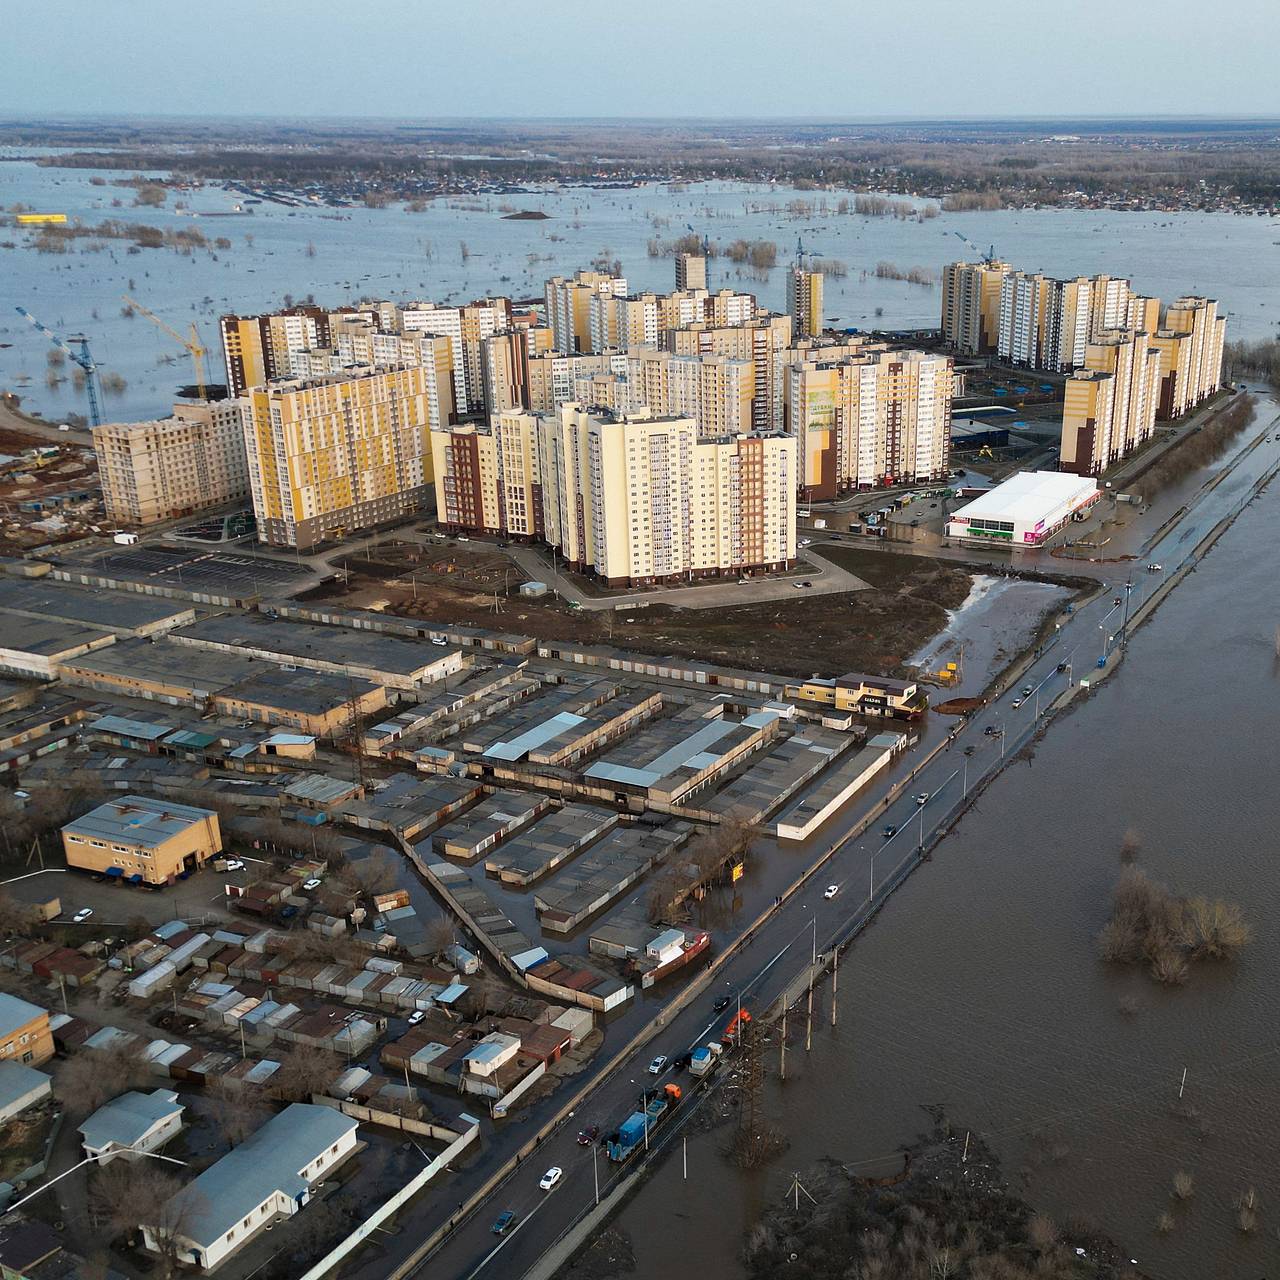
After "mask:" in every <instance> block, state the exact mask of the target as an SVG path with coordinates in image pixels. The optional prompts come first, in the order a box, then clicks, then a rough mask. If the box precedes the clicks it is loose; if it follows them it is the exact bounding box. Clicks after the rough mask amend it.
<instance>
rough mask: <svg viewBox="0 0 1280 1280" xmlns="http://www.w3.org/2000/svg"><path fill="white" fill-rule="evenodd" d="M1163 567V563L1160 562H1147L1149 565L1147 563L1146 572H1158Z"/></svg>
mask: <svg viewBox="0 0 1280 1280" xmlns="http://www.w3.org/2000/svg"><path fill="white" fill-rule="evenodd" d="M1163 569H1164V565H1162V564H1149V565H1147V572H1148V573H1160V572H1161V571H1162V570H1163Z"/></svg>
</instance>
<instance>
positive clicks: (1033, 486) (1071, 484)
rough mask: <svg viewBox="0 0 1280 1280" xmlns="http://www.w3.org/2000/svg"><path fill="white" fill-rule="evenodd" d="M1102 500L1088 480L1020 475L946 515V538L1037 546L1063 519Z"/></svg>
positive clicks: (1081, 515)
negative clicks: (948, 516) (948, 517)
mask: <svg viewBox="0 0 1280 1280" xmlns="http://www.w3.org/2000/svg"><path fill="white" fill-rule="evenodd" d="M1101 496H1102V493H1101V490H1099V488H1098V486H1097V483H1096V482H1095V481H1094V480H1092V479H1091V478H1090V477H1088V476H1076V475H1071V474H1069V473H1068V472H1065V471H1023V472H1020V473H1019V474H1018V475H1015V476H1010V477H1009V479H1008V480H1006V481H1005V482H1004V483H1003V484H998V485H996V487H995V488H994V489H990V490H988V491H987V492H986V493H984V494H982V495H981V496H980V497H977V498H975V499H974V500H973V501H972V502H969V503H966V504H965V505H964V506H963V507H959V508H958V509H957V510H956V511H955V512H953V513H952V515H951V517H950V519H949V520H948V521H947V537H949V538H960V539H962V540H963V541H966V542H971V543H983V544H986V545H990V544H992V543H995V544H996V545H997V546H1013V547H1038V546H1040V545H1041V544H1042V543H1043V542H1045V541H1046V540H1047V539H1048V538H1050V537H1052V535H1053V534H1055V533H1056V532H1057V531H1058V530H1059V529H1061V528H1062V526H1063V525H1065V524H1066V523H1067V521H1068V520H1072V519H1077V520H1082V519H1084V516H1085V513H1086V512H1087V511H1088V510H1089V508H1090V507H1092V506H1093V504H1094V503H1095V502H1097V500H1098V499H1099V498H1100V497H1101Z"/></svg>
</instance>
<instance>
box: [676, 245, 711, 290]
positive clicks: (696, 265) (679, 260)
mask: <svg viewBox="0 0 1280 1280" xmlns="http://www.w3.org/2000/svg"><path fill="white" fill-rule="evenodd" d="M706 287H707V259H706V255H705V254H701V253H677V254H676V292H677V293H684V292H686V291H687V290H690V289H705V288H706Z"/></svg>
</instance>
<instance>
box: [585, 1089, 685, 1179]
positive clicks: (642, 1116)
mask: <svg viewBox="0 0 1280 1280" xmlns="http://www.w3.org/2000/svg"><path fill="white" fill-rule="evenodd" d="M680 1098H681V1092H680V1086H679V1085H678V1084H669V1085H666V1086H665V1087H664V1088H663V1090H662V1092H661V1093H655V1094H654V1095H653V1097H651V1098H648V1099H647V1100H646V1099H644V1098H642V1099H641V1101H642V1102H645V1107H644V1110H643V1111H633V1112H632V1113H631V1114H630V1115H629V1116H628V1117H627V1118H626V1119H625V1120H624V1121H623V1122H622V1123H621V1124H620V1125H619V1126H618V1131H617V1133H611V1134H610V1135H609V1136H608V1137H607V1138H606V1139H605V1144H604V1150H605V1154H606V1155H607V1156H608V1157H609V1159H610V1160H612V1161H613V1162H614V1164H622V1163H623V1161H624V1160H628V1159H630V1157H631V1156H632V1154H633V1153H634V1152H635V1149H636V1148H637V1147H640V1146H643V1145H644V1138H645V1133H646V1132H648V1133H649V1134H652V1133H653V1130H654V1129H655V1128H656V1127H657V1126H658V1124H659V1122H660V1121H662V1120H663V1119H665V1117H666V1116H667V1114H668V1113H669V1112H670V1111H671V1110H672V1108H674V1107H675V1105H676V1103H678V1102H679V1101H680Z"/></svg>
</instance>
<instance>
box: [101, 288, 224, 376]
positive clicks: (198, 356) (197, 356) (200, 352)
mask: <svg viewBox="0 0 1280 1280" xmlns="http://www.w3.org/2000/svg"><path fill="white" fill-rule="evenodd" d="M121 297H123V298H124V300H125V302H126V303H128V305H129V306H131V307H132V308H133V309H134V310H135V311H141V312H142V314H143V315H144V316H146V317H147V319H148V320H150V321H151V323H152V324H153V325H155V326H156V328H157V329H159V330H161V331H162V332H164V333H167V334H168V335H169V337H171V338H172V339H173V340H174V341H175V342H177V343H179V344H180V345H182V346H184V347H186V349H187V352H188V353H189V354H190V356H191V363H192V365H193V366H194V369H195V375H196V391H197V392H198V393H199V396H200V399H201V400H204V399H207V396H206V395H205V383H204V358H205V355H206V351H207V349H206V348H205V347H203V346H201V345H200V335H199V334H198V333H197V332H196V327H195V325H194V324H193V325H192V326H191V337H190V338H184V337H183V336H182V334H180V333H179V332H178V331H177V330H176V329H174V328H173V327H172V326H170V325H167V324H165V322H164V321H163V320H161V319H160V317H159V316H158V315H156V314H155V312H153V311H148V310H147V309H146V307H144V306H143V305H142V303H140V302H138V301H136V300H135V299H133V298H131V297H129V295H128V294H127V293H125V294H121Z"/></svg>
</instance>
